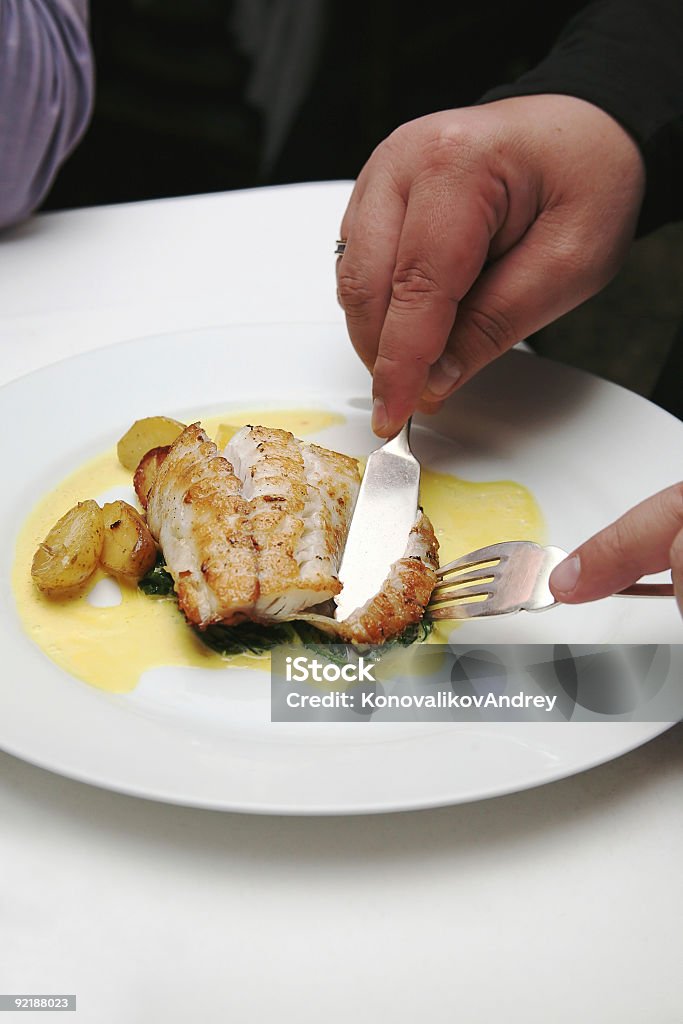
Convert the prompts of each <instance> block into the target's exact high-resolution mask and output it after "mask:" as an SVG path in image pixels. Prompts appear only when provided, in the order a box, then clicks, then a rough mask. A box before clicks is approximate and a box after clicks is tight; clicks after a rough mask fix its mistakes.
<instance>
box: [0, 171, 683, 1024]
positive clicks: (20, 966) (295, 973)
mask: <svg viewBox="0 0 683 1024" xmlns="http://www.w3.org/2000/svg"><path fill="white" fill-rule="evenodd" d="M349 191H350V185H349V184H348V183H323V184H316V185H302V186H288V187H285V188H278V189H263V190H256V191H249V192H241V193H228V194H221V195H211V196H200V197H191V198H183V199H172V200H164V201H160V202H153V203H140V204H130V205H122V206H114V207H106V208H98V209H90V210H81V211H73V212H66V213H52V214H48V215H44V216H39V217H36V218H35V219H34V220H33V221H32V222H30V223H29V224H27V225H25V226H23V227H21V228H18V229H16V230H15V231H13V232H11V233H8V234H5V236H4V237H2V239H1V240H0V382H4V381H7V380H10V379H12V378H13V377H16V376H18V375H19V374H22V373H25V372H28V371H30V370H32V369H34V368H36V367H39V366H42V365H44V364H46V363H48V362H52V361H54V360H57V359H60V358H63V357H64V356H68V355H71V354H72V353H76V352H81V351H84V350H86V349H90V348H96V347H98V346H101V345H105V344H109V343H112V342H116V341H120V340H123V339H127V338H131V337H135V336H140V335H145V334H153V333H158V332H162V331H170V330H178V329H181V328H190V327H197V326H204V325H210V324H220V323H228V322H233V323H240V322H257V321H260V322H264V321H269V322H278V321H283V322H286V321H289V322H291V321H295V322H298V321H307V322H321V321H327V322H330V321H337V322H341V320H342V316H341V313H340V311H339V309H338V308H337V305H336V300H335V293H334V278H333V262H334V261H333V257H332V255H331V253H332V248H333V243H334V240H335V238H336V237H337V230H338V226H339V221H340V217H341V214H342V212H343V209H344V206H345V202H346V199H347V197H348V194H349ZM0 400H1V398H0ZM27 415H30V410H27ZM0 713H1V709H0ZM682 739H683V728H682V727H681V726H678V727H676V728H675V729H672V730H670V731H669V732H668V733H665V734H664V735H662V736H661V737H659V738H658V739H657V740H654V741H653V742H651V743H649V744H647V745H646V746H645V747H642V748H641V749H639V750H636V751H634V752H633V753H631V754H628V755H627V756H625V757H622V758H620V759H618V760H616V761H614V762H612V763H611V764H607V765H604V766H602V767H600V768H596V769H593V770H592V771H590V772H587V773H584V774H582V775H580V776H576V777H574V778H572V779H566V780H564V781H562V782H558V783H554V784H553V785H549V786H545V787H542V788H539V789H535V790H531V791H528V792H525V793H518V794H515V795H512V796H508V797H501V798H498V799H495V800H489V801H483V802H480V803H476V804H470V805H465V806H460V807H453V808H444V809H441V810H434V811H422V812H414V813H406V814H393V815H378V816H370V817H354V818H321V819H305V818H276V817H249V816H243V815H237V814H221V813H217V812H208V811H200V810H191V809H185V808H178V807H172V806H166V805H162V804H154V803H151V802H149V801H144V800H137V799H134V798H131V797H126V796H120V795H117V794H114V793H109V792H105V791H102V790H98V789H95V788H93V787H90V786H87V785H83V784H81V783H77V782H72V781H69V780H67V779H63V778H60V777H58V776H55V775H51V774H50V773H48V772H46V771H43V770H41V769H38V768H35V767H33V766H30V765H27V764H24V763H23V762H20V761H18V760H16V759H15V758H13V757H10V756H8V755H5V754H0V992H6V993H16V992H36V993H41V992H42V993H62V992H75V993H76V994H77V996H78V1011H77V1015H76V1017H75V1019H76V1020H79V1021H82V1022H84V1024H85V1022H87V1024H100V1022H107V1024H109V1022H112V1024H113V1022H116V1024H128V1022H145V1024H147V1022H150V1021H154V1022H157V1021H158V1022H164V1024H175V1022H181V1021H182V1022H185V1021H201V1022H203V1024H204V1022H208V1024H213V1022H219V1021H220V1022H223V1021H240V1022H241V1021H249V1022H254V1021H259V1022H260V1021H273V1020H278V1021H282V1022H290V1021H292V1022H297V1024H307V1022H309V1021H310V1022H313V1021H316V1022H318V1021H321V1020H322V1021H331V1022H336V1021H348V1020H355V1021H359V1022H376V1021H380V1020H387V1021H392V1022H394V1024H398V1022H414V1021H416V1020H424V1021H427V1022H442V1021H443V1022H446V1021H448V1022H452V1021H459V1022H462V1024H470V1022H472V1024H475V1022H476V1024H479V1022H482V1024H483V1022H486V1024H490V1022H492V1021H500V1022H506V1024H507V1022H517V1021H520V1022H522V1021H523V1022H524V1024H536V1022H538V1024H565V1022H566V1024H576V1022H578V1021H581V1022H584V1021H585V1022H589V1024H603V1022H612V1021H614V1022H619V1024H630V1022H633V1024H636V1022H637V1024H642V1022H643V1021H648V1022H652V1024H680V1022H683V982H682V981H681V970H680V964H681V925H680V922H681V917H682V912H683V887H682V885H681V871H682V865H683V771H682V769H683V743H682V742H681V741H682ZM10 1019H15V1015H13V1016H12V1017H9V1016H8V1020H10ZM20 1019H22V1020H26V1021H30V1020H33V1019H36V1020H37V1021H42V1022H43V1024H44V1022H45V1020H46V1019H47V1018H46V1016H45V1014H40V1015H39V1014H37V1013H28V1014H26V1015H25V1016H24V1017H22V1018H20Z"/></svg>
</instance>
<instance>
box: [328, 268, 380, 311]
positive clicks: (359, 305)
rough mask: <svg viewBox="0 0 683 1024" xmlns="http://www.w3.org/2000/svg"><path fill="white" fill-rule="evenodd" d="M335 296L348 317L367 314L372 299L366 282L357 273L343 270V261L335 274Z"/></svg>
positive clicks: (370, 289) (372, 295)
mask: <svg viewBox="0 0 683 1024" xmlns="http://www.w3.org/2000/svg"><path fill="white" fill-rule="evenodd" d="M337 295H338V298H339V302H340V305H341V306H342V308H343V309H344V310H345V312H347V313H348V314H349V315H354V314H356V315H357V314H363V313H365V312H367V311H368V309H369V307H370V305H371V303H372V301H373V298H374V293H373V290H372V288H371V287H370V285H369V284H368V282H367V280H366V279H365V278H363V277H362V276H361V275H360V274H359V273H357V272H355V271H353V270H349V269H346V268H344V265H343V261H342V263H341V265H340V268H339V272H338V274H337Z"/></svg>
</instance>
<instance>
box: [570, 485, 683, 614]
mask: <svg viewBox="0 0 683 1024" xmlns="http://www.w3.org/2000/svg"><path fill="white" fill-rule="evenodd" d="M681 531H683V483H680V484H674V486H673V487H667V488H666V490H663V491H659V493H658V494H654V495H653V496H652V497H651V498H647V499H646V500H645V501H642V502H641V503H640V504H639V505H636V506H635V508H632V509H631V510H630V511H629V512H627V513H626V514H625V515H623V516H621V517H620V518H619V519H617V520H616V522H614V523H612V524H611V525H610V526H608V527H606V528H605V529H604V530H601V531H600V533H596V534H595V536H594V537H591V538H590V540H587V541H586V543H585V544H582V545H581V546H580V547H578V548H577V549H576V550H575V551H574V552H573V553H572V554H571V555H570V556H569V557H568V558H567V559H566V560H565V561H564V562H561V563H560V565H558V566H557V568H556V569H555V570H554V571H553V572H552V573H551V576H550V589H551V590H552V592H553V594H554V595H555V596H556V597H557V598H558V600H560V601H563V602H564V603H566V604H579V603H581V602H583V601H596V600H597V599H598V598H601V597H607V596H608V595H609V594H616V593H617V592H618V591H619V590H623V589H624V587H628V586H630V584H631V583H635V581H636V580H637V579H639V578H640V577H641V576H644V575H646V574H647V573H652V572H661V571H662V570H663V569H668V568H669V567H670V566H672V564H673V563H672V550H673V548H674V545H675V543H680V541H677V538H678V535H679V534H680V533H681ZM675 568H676V571H677V572H678V571H680V567H679V565H678V562H677V563H676V566H675ZM674 582H675V581H674Z"/></svg>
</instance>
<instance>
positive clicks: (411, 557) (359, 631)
mask: <svg viewBox="0 0 683 1024" xmlns="http://www.w3.org/2000/svg"><path fill="white" fill-rule="evenodd" d="M438 551H439V542H438V541H437V539H436V536H435V534H434V528H433V527H432V524H431V522H430V521H429V519H428V518H427V516H426V515H425V514H424V512H422V511H421V510H420V512H419V513H418V516H417V519H416V521H415V525H414V526H413V528H412V530H411V531H410V535H409V537H408V544H407V546H406V550H405V553H404V555H403V558H400V559H399V560H398V561H397V562H394V564H393V565H392V567H391V569H390V570H389V575H388V576H387V578H386V579H385V581H384V583H383V584H382V586H381V588H380V590H379V593H377V594H376V595H375V596H374V597H372V598H370V600H369V601H367V602H366V603H365V604H364V605H363V606H362V607H361V608H358V609H356V611H354V612H352V613H351V615H349V616H348V618H346V619H344V620H343V622H341V623H340V625H341V626H342V627H343V638H344V639H345V640H347V641H348V642H349V643H354V644H382V643H384V641H385V640H390V639H391V638H392V637H395V636H400V634H401V633H402V632H403V631H404V630H405V629H407V627H408V626H411V625H413V623H415V622H419V621H420V619H421V618H422V616H423V615H424V611H425V608H426V607H427V605H428V604H429V599H430V597H431V596H432V591H433V590H434V587H435V586H436V583H437V575H436V569H438V567H439V558H438Z"/></svg>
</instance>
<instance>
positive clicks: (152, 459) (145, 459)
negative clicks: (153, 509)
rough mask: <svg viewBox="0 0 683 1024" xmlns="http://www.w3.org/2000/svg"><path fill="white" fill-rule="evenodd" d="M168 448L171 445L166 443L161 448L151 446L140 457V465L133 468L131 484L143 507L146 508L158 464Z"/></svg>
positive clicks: (164, 456)
mask: <svg viewBox="0 0 683 1024" xmlns="http://www.w3.org/2000/svg"><path fill="white" fill-rule="evenodd" d="M170 450H171V446H170V445H168V444H166V445H163V446H162V447H161V448H152V450H151V451H149V452H147V454H146V455H143V456H142V458H141V459H140V465H139V466H138V468H137V469H136V470H135V476H134V477H133V486H134V487H135V493H136V494H137V496H138V500H139V502H140V504H141V505H142V507H143V508H147V498H148V497H149V492H150V491H151V490H152V485H153V483H154V481H155V480H156V477H157V473H158V472H159V466H160V465H161V463H162V462H163V461H164V459H165V458H166V456H167V455H168V453H169V452H170Z"/></svg>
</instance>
